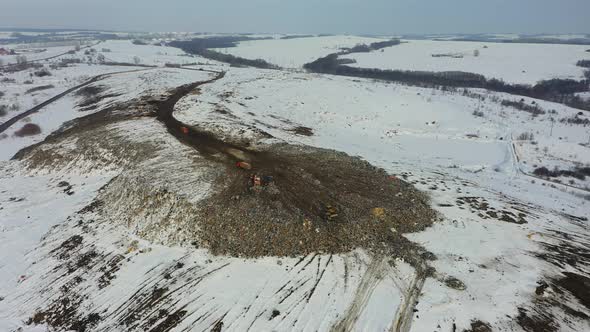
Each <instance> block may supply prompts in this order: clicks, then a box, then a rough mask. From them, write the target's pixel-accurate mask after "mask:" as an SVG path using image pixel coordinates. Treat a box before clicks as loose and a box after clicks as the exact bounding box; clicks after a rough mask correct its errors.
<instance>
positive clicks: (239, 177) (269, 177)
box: [195, 144, 436, 257]
mask: <svg viewBox="0 0 590 332" xmlns="http://www.w3.org/2000/svg"><path fill="white" fill-rule="evenodd" d="M218 181H219V183H217V184H216V185H215V187H217V188H221V189H220V190H219V191H218V192H217V193H216V194H214V195H212V196H211V197H210V198H208V199H206V200H204V201H203V202H202V203H201V204H202V205H201V206H200V207H199V208H198V209H197V210H198V211H200V212H199V213H198V215H197V216H195V222H196V223H197V224H198V225H199V232H198V235H199V236H198V238H199V241H200V243H199V246H203V247H207V248H209V249H211V250H212V251H213V253H215V254H223V255H232V256H241V257H260V256H297V255H302V254H308V253H312V252H322V253H341V252H348V251H351V250H354V249H356V248H365V249H368V250H372V251H377V252H380V253H385V252H387V253H389V254H392V255H394V256H405V252H408V251H415V250H416V248H415V247H413V246H412V245H410V243H409V241H407V240H405V238H403V237H402V236H401V235H402V234H403V233H408V232H415V231H420V230H422V229H424V228H426V227H428V226H429V225H431V224H432V222H433V220H434V219H435V217H436V214H435V212H434V211H433V210H432V209H431V208H430V205H429V203H428V197H427V196H426V195H425V194H423V193H421V192H419V191H418V190H416V189H415V188H414V187H412V186H411V185H410V184H408V183H406V182H404V181H403V180H401V179H398V178H396V177H394V176H391V175H389V174H387V173H386V172H385V171H383V170H382V169H379V168H376V167H374V166H372V165H370V164H369V163H367V162H366V161H363V160H361V159H359V158H357V157H351V156H348V155H347V154H345V153H341V152H336V151H333V150H325V149H317V148H312V147H306V146H294V145H288V144H280V145H273V146H270V147H268V148H267V149H266V150H264V151H261V152H257V153H255V154H254V155H253V157H252V160H248V161H242V160H240V161H238V162H236V163H235V164H233V165H232V166H231V167H228V168H227V172H226V176H224V177H223V178H219V179H218Z"/></svg>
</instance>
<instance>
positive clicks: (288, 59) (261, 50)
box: [216, 36, 385, 69]
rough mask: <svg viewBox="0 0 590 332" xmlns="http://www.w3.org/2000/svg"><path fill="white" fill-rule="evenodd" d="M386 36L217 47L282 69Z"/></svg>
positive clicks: (297, 40)
mask: <svg viewBox="0 0 590 332" xmlns="http://www.w3.org/2000/svg"><path fill="white" fill-rule="evenodd" d="M383 40H385V39H378V38H368V37H356V36H324V37H309V38H294V39H268V40H254V41H245V42H240V43H239V44H238V45H237V46H236V47H231V48H220V49H216V51H218V52H222V53H227V54H232V55H235V56H239V57H242V58H246V59H263V60H265V61H267V62H269V63H272V64H274V65H278V66H280V67H283V68H296V69H299V68H301V67H302V66H303V65H304V64H306V63H309V62H312V61H314V60H316V59H317V58H321V57H323V56H326V55H328V54H330V53H335V52H338V51H340V49H341V48H345V47H353V46H355V45H358V44H370V43H374V42H378V41H383Z"/></svg>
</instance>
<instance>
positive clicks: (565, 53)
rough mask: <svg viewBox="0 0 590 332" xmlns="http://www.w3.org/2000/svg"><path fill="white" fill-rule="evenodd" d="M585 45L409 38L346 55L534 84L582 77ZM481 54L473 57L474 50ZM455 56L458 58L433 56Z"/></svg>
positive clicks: (365, 61) (362, 62) (369, 63)
mask: <svg viewBox="0 0 590 332" xmlns="http://www.w3.org/2000/svg"><path fill="white" fill-rule="evenodd" d="M587 49H588V46H584V45H548V44H511V43H485V42H460V41H432V40H406V41H405V43H403V44H401V45H397V46H393V47H388V48H386V49H384V51H383V52H371V53H356V54H351V55H347V56H344V58H350V59H355V60H356V61H357V63H356V64H353V65H352V66H357V67H362V68H381V69H400V70H425V71H436V72H439V71H465V72H471V73H477V74H482V75H484V76H486V77H488V78H498V79H503V80H504V81H506V82H509V83H525V84H535V83H536V82H537V81H540V80H545V79H551V78H573V79H581V78H583V73H584V70H583V69H584V68H581V67H577V66H576V62H578V61H579V60H583V59H585V58H587V57H588V53H587V52H586V50H587ZM475 50H477V51H478V52H479V56H477V57H476V56H474V51H475ZM441 54H444V55H455V56H458V57H451V56H441V57H433V56H432V55H441Z"/></svg>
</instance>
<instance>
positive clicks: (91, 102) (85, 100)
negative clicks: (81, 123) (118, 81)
mask: <svg viewBox="0 0 590 332" xmlns="http://www.w3.org/2000/svg"><path fill="white" fill-rule="evenodd" d="M107 91H108V88H107V87H106V86H104V85H87V86H85V87H83V88H81V89H79V90H78V91H77V92H76V96H78V97H81V101H80V102H78V105H77V106H78V107H80V108H81V111H90V110H93V109H95V108H96V104H98V103H99V102H100V101H101V100H103V99H106V98H113V97H117V96H119V95H120V94H117V93H106V92H107Z"/></svg>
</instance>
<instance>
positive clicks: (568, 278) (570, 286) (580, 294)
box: [555, 272, 590, 310]
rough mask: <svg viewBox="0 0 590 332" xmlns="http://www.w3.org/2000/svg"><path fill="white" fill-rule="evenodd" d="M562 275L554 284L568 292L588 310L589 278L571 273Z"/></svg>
mask: <svg viewBox="0 0 590 332" xmlns="http://www.w3.org/2000/svg"><path fill="white" fill-rule="evenodd" d="M563 275H564V277H563V278H561V279H559V280H556V281H555V283H556V284H557V285H558V286H559V287H562V288H564V289H566V290H568V291H569V292H570V293H571V294H572V295H573V296H574V297H575V298H576V299H578V301H580V303H581V304H582V305H583V306H585V307H586V308H587V309H589V310H590V278H588V277H585V276H582V275H579V274H576V273H572V272H564V273H563Z"/></svg>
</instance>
